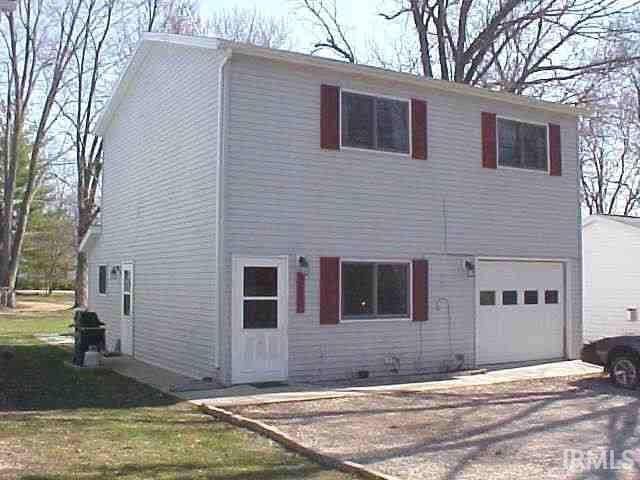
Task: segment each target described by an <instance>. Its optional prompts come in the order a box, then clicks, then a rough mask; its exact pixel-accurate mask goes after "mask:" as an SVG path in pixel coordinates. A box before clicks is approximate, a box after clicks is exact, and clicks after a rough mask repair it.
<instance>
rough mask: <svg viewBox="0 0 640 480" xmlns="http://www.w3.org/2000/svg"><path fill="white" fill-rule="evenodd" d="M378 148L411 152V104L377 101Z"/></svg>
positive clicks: (379, 99) (381, 99)
mask: <svg viewBox="0 0 640 480" xmlns="http://www.w3.org/2000/svg"><path fill="white" fill-rule="evenodd" d="M376 116H377V130H378V131H377V133H378V141H377V148H378V149H379V150H387V151H390V152H404V153H408V152H409V104H408V103H407V102H401V101H398V100H388V99H383V98H378V99H376Z"/></svg>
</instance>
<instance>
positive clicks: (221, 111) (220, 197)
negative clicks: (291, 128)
mask: <svg viewBox="0 0 640 480" xmlns="http://www.w3.org/2000/svg"><path fill="white" fill-rule="evenodd" d="M231 55H232V52H231V50H230V49H227V50H225V52H224V57H223V58H222V60H221V61H220V66H219V68H218V131H217V138H216V140H217V143H218V144H217V148H216V231H215V235H216V238H215V242H216V243H215V255H216V292H215V293H216V297H217V298H216V319H215V324H216V325H215V341H214V345H213V348H214V352H213V366H214V368H220V348H221V346H222V341H221V338H220V334H221V332H222V319H223V317H224V298H225V296H224V294H225V289H224V238H223V237H224V191H223V190H224V182H223V176H224V148H225V142H224V140H225V136H226V124H225V121H224V116H225V112H226V110H225V108H224V107H225V105H224V102H225V101H226V100H227V99H228V98H229V97H228V95H225V93H226V92H225V90H226V88H227V85H226V82H225V81H224V74H225V66H226V65H227V62H228V61H229V59H230V58H231ZM229 101H231V100H230V99H229Z"/></svg>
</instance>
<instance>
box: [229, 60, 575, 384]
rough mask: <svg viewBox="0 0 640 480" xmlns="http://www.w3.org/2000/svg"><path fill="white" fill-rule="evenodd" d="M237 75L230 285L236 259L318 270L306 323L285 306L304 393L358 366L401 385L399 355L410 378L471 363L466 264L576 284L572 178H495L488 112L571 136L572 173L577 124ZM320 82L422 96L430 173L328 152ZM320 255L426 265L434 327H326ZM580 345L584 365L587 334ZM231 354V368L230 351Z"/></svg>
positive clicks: (239, 71)
mask: <svg viewBox="0 0 640 480" xmlns="http://www.w3.org/2000/svg"><path fill="white" fill-rule="evenodd" d="M230 75H231V81H230V98H229V103H230V105H231V108H230V118H229V123H228V138H227V154H226V155H227V156H226V164H227V169H226V192H227V197H226V198H227V210H226V218H225V232H226V236H225V264H226V270H225V273H226V274H227V275H228V274H229V273H230V268H231V254H232V253H233V254H240V255H241V254H250V255H283V254H286V255H290V257H291V259H295V257H296V256H297V255H304V256H305V257H306V258H308V259H309V263H310V268H309V276H308V278H307V281H306V305H307V308H306V312H305V313H304V314H296V313H295V303H294V302H292V305H291V307H290V308H291V310H290V322H289V363H290V365H289V373H290V377H291V378H292V379H293V380H305V381H308V380H319V379H328V378H344V377H349V376H351V375H353V373H354V371H356V370H358V369H368V370H370V372H371V373H372V375H390V374H391V372H390V369H389V365H390V363H389V360H390V358H391V357H396V358H398V359H399V362H400V372H401V373H405V374H406V373H416V372H424V371H435V370H441V369H442V368H443V362H447V361H448V360H449V359H450V358H451V357H452V355H455V354H462V355H464V362H465V364H466V365H472V364H473V358H474V354H475V353H474V349H475V346H474V344H475V339H474V316H475V308H474V307H475V304H476V299H475V295H476V293H475V292H476V290H475V280H474V279H473V278H469V277H468V276H467V275H466V274H465V273H464V269H463V267H462V266H461V264H462V263H461V262H462V260H463V259H465V258H473V257H475V256H505V257H513V256H516V257H527V258H545V257H546V258H566V259H568V263H569V270H570V271H571V274H572V276H573V278H577V279H578V280H576V281H579V278H580V263H581V262H580V251H579V224H578V190H577V183H576V177H575V175H570V174H567V175H563V176H562V177H558V178H553V179H551V178H550V177H549V176H543V175H540V176H538V175H536V176H531V175H528V174H527V172H523V171H521V170H517V169H498V170H493V171H487V169H483V168H482V162H481V139H480V131H481V130H480V125H481V112H483V111H494V112H500V113H501V114H503V115H505V116H509V117H518V118H525V119H530V121H532V122H538V123H557V124H560V125H561V134H562V162H563V171H565V172H572V171H575V170H576V166H577V156H576V121H575V119H572V118H569V117H562V116H559V117H558V116H554V115H547V114H544V113H537V112H533V111H528V110H526V109H523V108H516V107H513V106H511V105H507V104H499V103H493V102H482V101H480V100H477V99H472V98H469V97H462V96H455V95H449V94H444V93H441V92H435V91H433V92H432V91H426V90H422V91H419V90H417V89H414V88H410V87H405V86H402V85H399V84H396V83H394V84H391V83H383V82H374V81H364V80H361V79H358V80H357V79H355V78H349V77H347V76H345V75H338V74H334V73H331V72H327V71H325V70H321V69H317V70H316V69H313V68H311V67H308V68H296V67H292V66H290V65H278V64H276V63H271V62H269V61H266V60H260V59H256V58H247V57H243V56H242V55H234V56H233V57H232V60H231V63H230ZM321 84H329V85H338V86H340V87H341V88H344V89H346V90H353V91H366V92H370V93H371V94H372V95H391V96H396V97H399V98H425V99H426V101H427V102H428V105H429V110H428V112H429V113H428V115H429V118H428V122H427V123H428V133H427V137H428V149H429V160H428V161H426V162H419V161H416V160H414V159H411V158H409V157H402V156H397V155H394V154H391V153H385V152H379V151H373V150H372V151H359V150H351V149H343V150H340V151H328V150H322V149H321V148H320V141H319V136H320V114H319V112H320V86H321ZM525 182H526V183H525ZM445 221H446V224H447V228H446V232H447V234H446V237H445V227H444V224H445ZM445 248H446V252H447V253H448V254H445ZM323 256H337V257H341V258H372V259H375V258H383V259H407V258H425V259H427V260H429V271H430V275H429V276H430V284H429V298H430V302H429V320H428V321H426V322H397V321H394V320H391V321H380V322H369V324H367V328H366V329H363V328H362V324H361V323H358V322H341V323H339V324H338V325H335V326H328V325H320V322H319V305H318V302H319V298H318V297H319V284H318V282H319V269H320V257H323ZM289 263H290V265H294V264H295V261H290V262H289ZM290 273H291V278H295V273H294V271H293V270H292V271H291V272H290ZM293 283H294V282H292V284H291V285H290V288H291V289H292V290H291V298H295V297H294V295H295V285H294V284H293ZM225 288H226V289H227V295H225V322H226V324H225V325H224V329H225V331H229V328H230V321H229V318H230V307H229V300H228V299H229V297H230V284H229V282H225ZM580 298H581V296H580V288H579V287H578V288H573V289H572V291H571V293H570V299H571V303H572V305H571V315H572V319H571V320H572V322H571V326H570V328H571V329H572V332H577V329H578V328H581V323H580V310H581V300H580ZM437 299H441V300H440V305H439V308H437V309H436V307H435V306H436V303H437ZM447 302H448V304H449V307H450V308H449V309H447V307H446V305H447ZM448 312H449V313H450V314H449V313H448ZM449 326H451V333H452V334H451V340H450V341H449V336H448V332H449ZM572 343H573V345H572V348H571V349H570V351H571V353H570V354H571V355H574V356H575V355H576V351H577V348H578V344H579V343H580V340H579V334H577V333H576V334H575V335H574V340H573V342H572ZM226 348H227V349H228V350H227V351H226V353H225V355H224V358H225V362H226V363H227V364H228V363H229V362H230V345H229V343H228V342H227V346H226ZM225 370H228V368H225Z"/></svg>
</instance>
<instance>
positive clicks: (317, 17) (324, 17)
mask: <svg viewBox="0 0 640 480" xmlns="http://www.w3.org/2000/svg"><path fill="white" fill-rule="evenodd" d="M301 6H302V7H303V8H305V9H306V10H307V11H308V12H309V14H310V15H311V17H312V18H313V20H314V23H315V24H316V26H317V27H319V28H320V30H321V31H322V34H323V36H324V39H323V40H321V41H318V42H316V43H315V44H314V50H313V53H316V52H319V51H321V50H330V51H333V52H335V53H336V54H338V56H339V57H341V58H343V59H344V60H346V61H348V62H350V63H357V62H356V54H355V51H354V49H353V47H352V45H351V42H350V41H349V39H348V38H347V35H346V31H345V27H344V26H343V25H342V24H341V22H340V21H339V20H338V8H337V6H336V1H335V0H302V3H301Z"/></svg>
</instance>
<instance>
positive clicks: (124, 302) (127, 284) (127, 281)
mask: <svg viewBox="0 0 640 480" xmlns="http://www.w3.org/2000/svg"><path fill="white" fill-rule="evenodd" d="M121 278H122V289H121V290H120V293H121V295H122V299H121V302H120V342H121V348H122V353H124V354H126V355H133V315H134V308H133V264H132V263H123V264H122V273H121Z"/></svg>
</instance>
